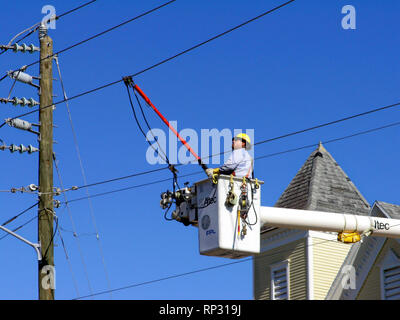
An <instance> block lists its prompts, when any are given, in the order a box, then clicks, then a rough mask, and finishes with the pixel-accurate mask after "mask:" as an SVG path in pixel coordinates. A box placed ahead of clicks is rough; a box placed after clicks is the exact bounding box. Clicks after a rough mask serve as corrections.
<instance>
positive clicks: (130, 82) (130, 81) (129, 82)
mask: <svg viewBox="0 0 400 320" xmlns="http://www.w3.org/2000/svg"><path fill="white" fill-rule="evenodd" d="M123 80H124V83H125V85H127V86H130V87H132V88H133V90H134V91H136V92H137V93H139V95H140V96H141V97H142V98H143V100H144V101H146V103H147V104H148V105H149V106H150V107H151V108H152V109H153V110H154V112H155V113H156V114H157V115H158V116H159V117H160V118H161V120H162V121H163V122H164V123H165V124H166V125H167V126H168V128H169V129H170V130H171V131H172V132H173V133H174V134H175V135H176V137H177V138H178V139H179V141H180V142H182V144H183V145H184V146H185V147H186V148H187V149H188V151H189V152H190V153H191V154H192V155H193V156H194V157H195V158H196V160H197V162H198V163H199V165H200V166H201V168H202V169H203V170H204V172H206V170H207V169H208V167H207V166H206V165H205V164H204V163H203V162H202V160H201V158H200V157H199V156H198V155H197V153H196V152H195V151H194V150H193V149H192V147H191V146H190V145H189V144H188V143H187V142H186V140H185V139H183V138H182V136H181V135H180V134H179V133H178V131H176V129H175V128H174V127H173V126H172V125H171V124H170V123H169V121H168V120H167V119H166V118H165V117H164V116H163V115H162V114H161V112H160V111H159V110H158V109H157V108H156V107H155V105H154V104H153V103H152V102H151V100H150V99H149V97H148V96H147V95H146V94H145V93H144V92H143V90H142V89H141V88H140V87H139V86H138V85H137V84H135V83H134V82H133V79H132V77H131V76H127V77H123Z"/></svg>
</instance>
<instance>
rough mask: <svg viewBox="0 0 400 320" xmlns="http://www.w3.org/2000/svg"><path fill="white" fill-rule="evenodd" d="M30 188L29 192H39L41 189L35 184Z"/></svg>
mask: <svg viewBox="0 0 400 320" xmlns="http://www.w3.org/2000/svg"><path fill="white" fill-rule="evenodd" d="M28 188H29V190H31V191H37V190H39V187H38V186H37V185H35V184H33V183H32V184H30V185H29V186H28Z"/></svg>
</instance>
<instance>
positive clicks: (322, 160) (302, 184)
mask: <svg viewBox="0 0 400 320" xmlns="http://www.w3.org/2000/svg"><path fill="white" fill-rule="evenodd" d="M275 206H276V207H284V208H292V209H303V210H315V211H327V212H346V213H350V214H365V215H367V214H368V213H369V209H370V208H371V206H370V204H369V203H368V201H367V200H366V199H365V198H364V197H363V196H362V194H361V193H360V191H359V190H358V189H357V187H356V186H355V185H354V184H353V182H352V181H351V179H350V178H349V177H348V175H347V174H346V173H345V172H344V170H343V169H342V168H341V167H340V166H339V164H338V163H337V162H336V160H335V159H334V158H333V157H332V155H331V154H330V153H329V152H328V151H327V150H326V149H325V147H324V146H323V145H322V143H321V142H320V143H319V144H318V147H317V148H316V149H315V150H314V151H313V152H312V153H311V154H310V155H309V157H308V158H307V160H306V161H305V162H304V164H303V166H302V167H301V168H300V169H299V171H298V172H297V174H296V175H295V177H294V178H293V179H292V181H291V182H290V183H289V185H288V186H287V188H286V189H285V191H284V192H283V193H282V194H281V196H280V197H279V199H278V200H277V202H276V203H275Z"/></svg>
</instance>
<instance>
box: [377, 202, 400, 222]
mask: <svg viewBox="0 0 400 320" xmlns="http://www.w3.org/2000/svg"><path fill="white" fill-rule="evenodd" d="M376 204H378V206H379V207H381V208H382V209H383V210H384V211H385V213H386V214H388V215H389V216H390V217H391V218H392V219H400V206H398V205H396V204H392V203H387V202H383V201H376Z"/></svg>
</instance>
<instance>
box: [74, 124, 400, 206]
mask: <svg viewBox="0 0 400 320" xmlns="http://www.w3.org/2000/svg"><path fill="white" fill-rule="evenodd" d="M398 125H400V122H395V123H391V124H388V125H385V126H381V127H378V128H373V129H369V130H365V131H361V132H357V133H354V134H351V135H347V136H343V137H339V138H335V139H331V140H326V141H322V142H321V143H323V144H325V145H326V144H329V143H333V142H337V141H341V140H345V139H349V138H353V137H356V136H360V135H363V134H367V133H371V132H375V131H378V130H382V129H386V128H390V127H394V126H398ZM316 146H318V143H313V144H309V145H305V146H302V147H298V148H292V149H287V150H284V151H280V152H274V153H270V154H266V155H263V156H259V157H256V158H254V160H261V159H265V158H270V157H274V156H278V155H282V154H285V153H291V152H295V151H300V150H303V149H309V148H313V147H316ZM166 169H168V168H166V167H163V168H158V169H155V170H150V171H145V172H140V173H136V174H132V175H128V176H124V177H119V178H114V179H110V180H105V181H100V182H95V183H92V184H88V185H84V186H81V187H78V188H83V187H91V186H96V185H100V184H105V183H109V182H114V181H119V180H123V179H127V178H132V177H136V176H140V175H145V174H148V173H152V172H156V171H162V170H166ZM200 173H204V172H203V171H197V172H193V173H190V174H186V175H181V178H183V177H187V176H191V175H197V174H200ZM169 180H171V179H163V180H157V181H153V182H150V183H144V184H140V185H135V186H132V187H127V188H122V189H117V190H114V191H108V192H104V193H99V194H95V195H93V196H92V197H96V196H102V195H107V194H110V193H115V192H120V191H125V190H129V189H135V188H139V187H145V186H149V185H152V184H156V183H161V182H165V181H169ZM84 199H86V197H83V198H78V199H73V200H70V201H68V202H73V201H79V200H84Z"/></svg>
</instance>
